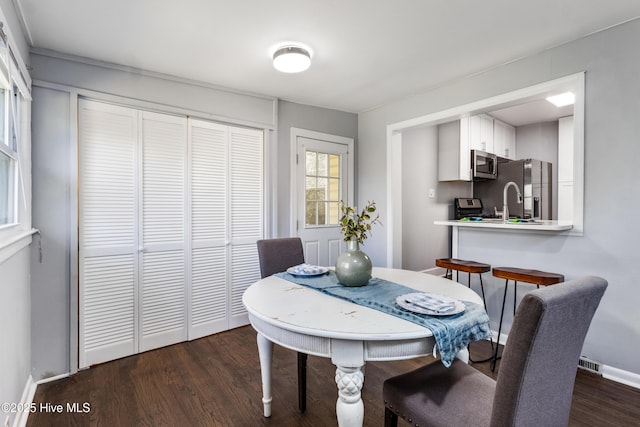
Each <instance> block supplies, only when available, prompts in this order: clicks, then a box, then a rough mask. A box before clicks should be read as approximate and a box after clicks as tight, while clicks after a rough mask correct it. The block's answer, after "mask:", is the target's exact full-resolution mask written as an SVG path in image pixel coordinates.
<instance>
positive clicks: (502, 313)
mask: <svg viewBox="0 0 640 427" xmlns="http://www.w3.org/2000/svg"><path fill="white" fill-rule="evenodd" d="M508 287H509V279H507V280H506V281H505V282H504V295H503V296H502V311H501V312H500V325H499V326H498V339H497V340H496V349H495V351H494V352H493V360H492V361H491V372H493V371H495V369H496V362H497V361H498V348H499V347H500V334H501V333H502V318H503V316H504V303H505V302H506V301H507V288H508Z"/></svg>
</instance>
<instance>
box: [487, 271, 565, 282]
mask: <svg viewBox="0 0 640 427" xmlns="http://www.w3.org/2000/svg"><path fill="white" fill-rule="evenodd" d="M493 275H494V276H495V277H499V278H501V279H507V280H515V281H516V282H525V283H532V284H534V285H538V286H550V285H555V284H556V283H561V282H564V276H563V275H562V274H557V273H549V272H547V271H540V270H527V269H524V268H514V267H494V268H493Z"/></svg>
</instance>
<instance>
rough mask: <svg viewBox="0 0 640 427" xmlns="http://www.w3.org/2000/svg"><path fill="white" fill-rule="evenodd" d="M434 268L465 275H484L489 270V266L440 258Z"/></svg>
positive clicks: (462, 260)
mask: <svg viewBox="0 0 640 427" xmlns="http://www.w3.org/2000/svg"><path fill="white" fill-rule="evenodd" d="M436 266H438V267H441V268H446V269H447V270H456V271H464V272H465V273H474V274H475V273H478V274H480V273H486V272H487V271H489V270H491V266H490V265H489V264H484V263H481V262H476V261H467V260H464V259H455V258H440V259H437V260H436Z"/></svg>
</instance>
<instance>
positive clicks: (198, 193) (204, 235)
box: [189, 119, 229, 339]
mask: <svg viewBox="0 0 640 427" xmlns="http://www.w3.org/2000/svg"><path fill="white" fill-rule="evenodd" d="M189 140H190V141H191V156H190V162H191V239H192V243H191V244H192V252H191V295H190V301H191V311H190V316H189V339H195V338H200V337H203V336H205V335H210V334H213V333H216V332H220V331H224V330H226V329H228V327H229V322H228V311H229V304H228V297H227V288H228V267H227V266H228V259H229V257H228V249H227V246H228V245H227V242H228V240H229V239H228V237H227V236H228V233H227V229H228V224H229V220H228V218H229V209H228V206H229V203H228V201H227V200H228V198H229V191H228V182H229V179H228V170H229V169H228V167H227V164H228V146H229V127H228V126H224V125H220V124H217V123H212V122H206V121H201V120H193V119H190V120H189Z"/></svg>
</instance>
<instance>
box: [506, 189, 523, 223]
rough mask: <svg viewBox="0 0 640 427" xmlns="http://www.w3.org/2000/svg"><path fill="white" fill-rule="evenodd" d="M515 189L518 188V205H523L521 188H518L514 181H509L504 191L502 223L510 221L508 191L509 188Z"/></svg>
mask: <svg viewBox="0 0 640 427" xmlns="http://www.w3.org/2000/svg"><path fill="white" fill-rule="evenodd" d="M511 186H513V187H515V188H516V193H517V195H518V203H522V194H520V188H519V187H518V184H516V183H515V182H513V181H509V182H507V183H506V184H505V186H504V190H503V191H502V202H503V206H502V222H508V221H509V207H508V205H507V190H509V187H511Z"/></svg>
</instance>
